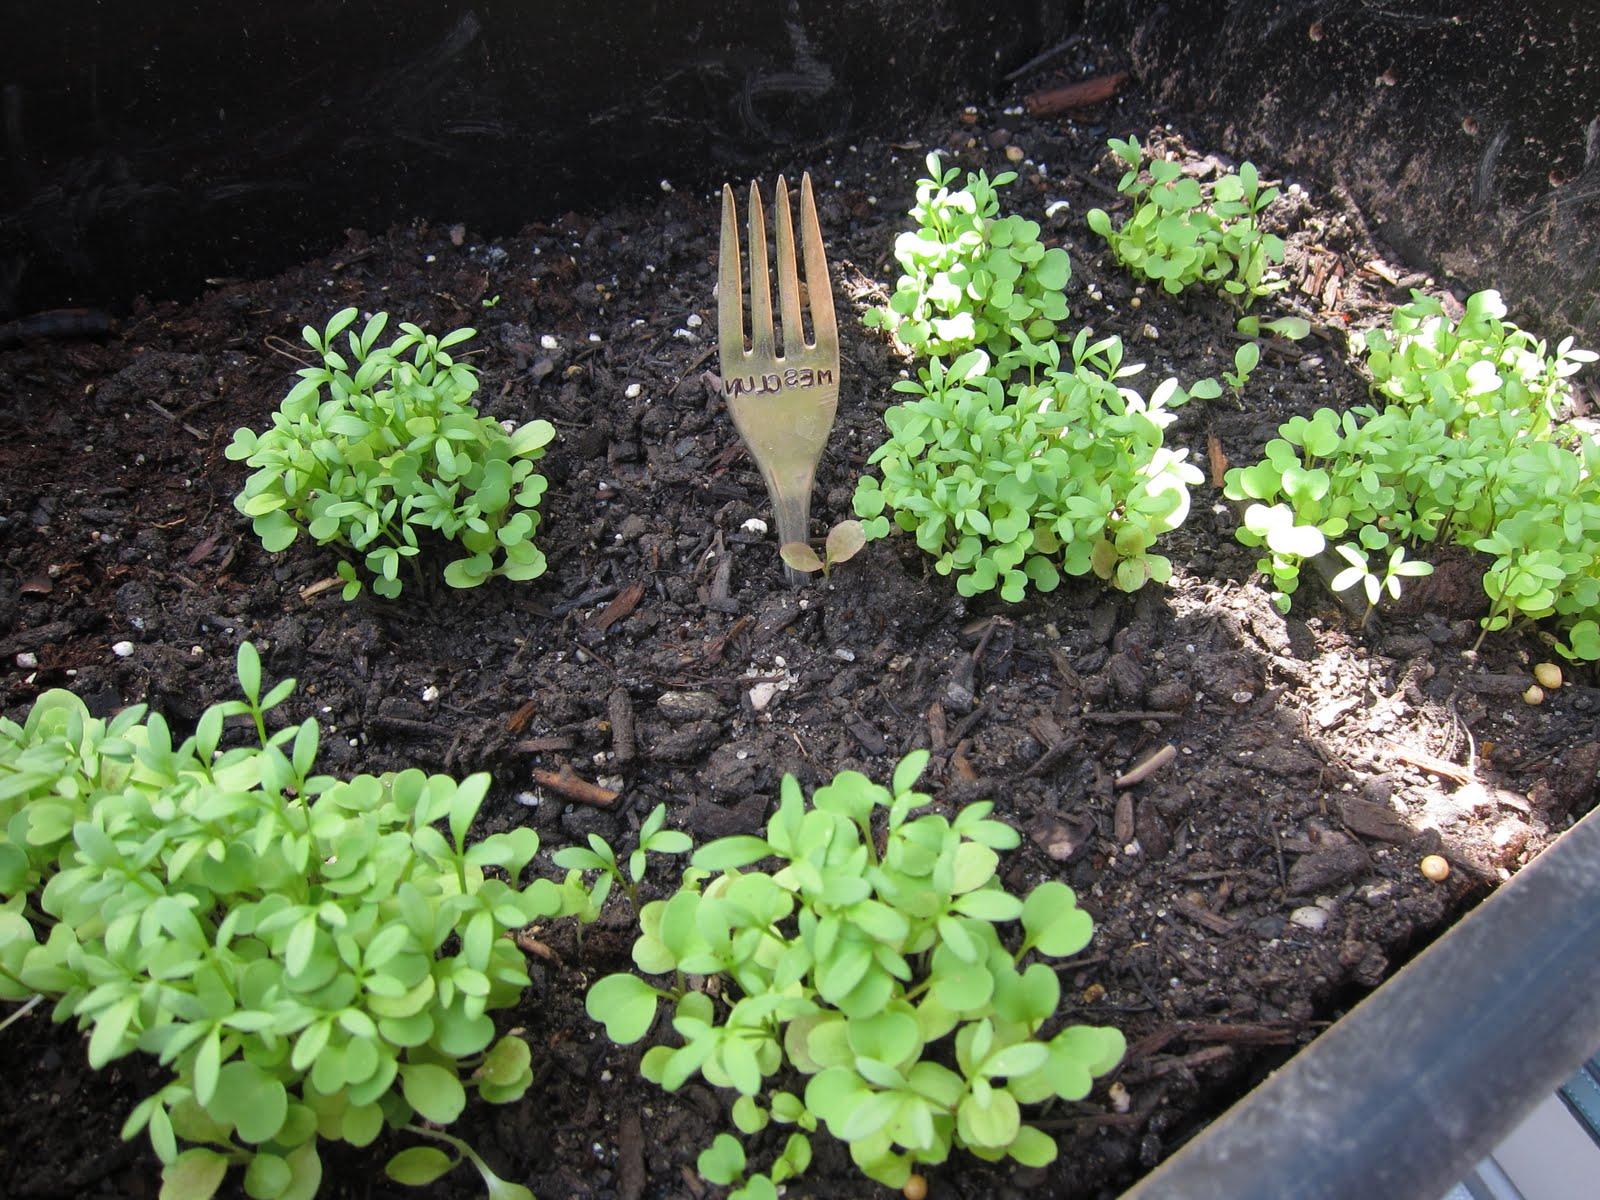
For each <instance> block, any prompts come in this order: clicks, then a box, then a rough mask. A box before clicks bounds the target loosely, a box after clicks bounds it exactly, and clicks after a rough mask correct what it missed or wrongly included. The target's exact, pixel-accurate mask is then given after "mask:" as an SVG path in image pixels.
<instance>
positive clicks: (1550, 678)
mask: <svg viewBox="0 0 1600 1200" xmlns="http://www.w3.org/2000/svg"><path fill="white" fill-rule="evenodd" d="M1533 677H1534V678H1535V679H1536V680H1538V681H1539V686H1540V687H1543V688H1547V689H1549V690H1550V691H1552V692H1553V691H1555V690H1556V689H1557V688H1558V687H1560V686H1561V668H1560V667H1558V666H1556V664H1555V663H1551V662H1542V663H1540V664H1539V665H1538V666H1536V667H1534V668H1533Z"/></svg>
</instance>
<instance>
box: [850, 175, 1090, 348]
mask: <svg viewBox="0 0 1600 1200" xmlns="http://www.w3.org/2000/svg"><path fill="white" fill-rule="evenodd" d="M927 165H928V177H927V178H925V179H920V180H918V181H917V202H916V205H915V206H914V207H913V208H912V209H911V212H910V216H911V217H912V219H913V220H915V221H916V223H917V228H916V229H915V230H912V231H908V232H906V233H902V234H901V235H900V236H899V237H898V238H897V239H895V246H894V254H895V258H896V259H898V260H899V262H900V266H901V267H902V268H903V269H904V270H905V274H904V275H902V276H901V277H900V280H899V282H898V283H897V284H896V285H895V291H894V295H893V297H891V298H890V300H889V303H888V305H887V306H885V307H881V308H875V309H872V310H871V311H870V312H868V313H867V316H866V323H867V325H868V326H869V327H873V328H878V327H881V328H884V329H887V330H888V331H889V332H890V333H892V334H893V335H894V336H895V337H896V338H898V339H899V341H900V343H901V344H902V345H904V346H905V347H906V348H907V349H909V350H911V351H912V353H914V354H916V355H918V356H933V355H938V356H943V357H953V356H955V355H958V354H963V353H965V352H966V351H968V350H972V349H974V348H978V347H981V348H983V349H985V350H987V351H988V352H989V354H990V355H991V356H993V357H998V356H1000V355H1002V354H1004V353H1005V352H1006V351H1007V350H1009V349H1010V348H1011V346H1012V344H1013V342H1012V329H1013V327H1020V328H1021V329H1022V330H1023V331H1024V332H1025V333H1026V334H1027V335H1028V337H1030V338H1032V339H1033V340H1034V341H1048V340H1051V339H1053V338H1055V336H1056V329H1057V326H1058V325H1059V324H1060V322H1062V321H1065V320H1066V319H1067V301H1066V296H1065V294H1064V292H1065V289H1066V286H1067V281H1068V280H1069V279H1070V278H1071V277H1072V263H1071V260H1070V259H1069V258H1068V257H1067V252H1066V251H1065V250H1063V249H1061V248H1060V247H1056V248H1053V249H1049V250H1047V249H1045V247H1044V245H1043V244H1042V243H1041V242H1040V241H1039V225H1038V222H1036V221H1030V220H1028V219H1027V218H1025V217H1020V216H1014V215H1013V216H1004V217H1002V216H1000V215H999V212H1000V201H999V197H998V193H997V189H999V188H1001V187H1004V186H1005V185H1006V184H1008V183H1011V182H1012V181H1013V180H1015V179H1016V177H1017V176H1016V173H1015V172H1014V171H1004V172H1002V173H1000V174H999V175H996V176H995V177H994V179H992V180H991V179H990V178H989V177H988V175H987V174H985V173H984V172H982V171H976V172H970V173H968V175H967V185H966V187H965V188H961V189H956V188H955V187H954V184H955V180H956V177H957V176H958V175H959V174H960V172H959V171H958V170H957V169H956V168H954V167H951V168H949V169H948V170H946V169H945V168H944V166H943V164H942V163H941V162H940V159H939V156H938V155H937V154H930V155H929V156H928V163H927Z"/></svg>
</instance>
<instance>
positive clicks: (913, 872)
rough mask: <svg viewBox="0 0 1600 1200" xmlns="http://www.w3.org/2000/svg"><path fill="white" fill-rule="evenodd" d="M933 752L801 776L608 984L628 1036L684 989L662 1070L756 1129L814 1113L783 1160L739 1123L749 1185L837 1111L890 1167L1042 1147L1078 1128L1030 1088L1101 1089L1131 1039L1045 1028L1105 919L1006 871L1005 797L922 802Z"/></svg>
mask: <svg viewBox="0 0 1600 1200" xmlns="http://www.w3.org/2000/svg"><path fill="white" fill-rule="evenodd" d="M928 757H929V756H928V752H927V751H925V750H918V751H915V752H913V753H911V754H909V755H907V756H906V757H905V759H904V760H902V761H901V763H900V764H899V766H898V767H897V768H896V770H895V772H894V779H893V783H892V786H891V787H889V788H884V787H881V786H879V785H877V784H874V783H873V782H872V781H871V780H869V779H868V778H867V777H866V776H864V775H860V774H858V773H856V772H853V771H845V772H842V773H840V774H839V775H837V776H835V777H834V779H833V781H832V782H831V783H829V784H828V785H827V786H825V787H822V788H819V789H818V790H817V791H816V792H815V793H814V794H813V795H812V797H811V798H810V800H809V801H808V800H807V799H806V797H805V796H804V795H803V793H802V792H801V789H800V785H799V784H798V783H797V782H796V781H795V779H794V778H793V776H786V777H785V778H784V781H783V786H782V795H781V800H780V803H779V805H778V808H777V810H776V811H775V812H774V813H773V815H772V817H771V819H770V820H769V821H768V823H767V826H766V829H765V831H764V836H761V837H756V836H751V835H740V836H735V837H727V838H721V839H719V840H717V841H714V842H711V843H709V844H707V845H705V846H702V847H701V848H700V849H699V850H698V851H696V853H695V855H694V857H693V859H692V860H691V861H692V866H691V868H690V870H689V871H688V872H686V873H685V876H684V880H683V884H682V886H681V887H680V888H679V890H678V891H677V892H676V893H675V894H674V895H672V896H671V897H670V898H668V899H664V900H656V901H652V902H651V903H649V904H646V905H645V906H644V908H643V909H642V910H641V911H640V913H639V927H640V935H639V937H638V939H637V940H636V941H635V942H634V946H633V961H634V964H635V966H636V967H637V968H638V971H639V973H638V974H631V973H624V974H616V975H608V976H606V977H605V978H603V979H601V980H599V981H598V982H596V983H595V984H594V986H593V987H592V988H590V990H589V994H588V998H587V1002H586V1003H587V1008H588V1011H589V1014H590V1016H592V1017H593V1018H594V1019H595V1020H596V1021H599V1022H601V1023H603V1024H604V1026H605V1029H606V1033H607V1035H608V1036H609V1037H610V1038H611V1039H612V1040H613V1041H615V1042H617V1043H618V1044H619V1045H632V1044H634V1043H635V1042H638V1041H639V1040H641V1039H642V1038H644V1037H645V1036H646V1035H647V1034H648V1033H649V1032H650V1030H651V1029H652V1028H653V1027H654V1026H655V1025H656V1022H657V1018H658V1016H659V1015H660V1014H661V1012H662V1010H663V1008H665V1010H666V1012H667V1014H668V1021H669V1023H670V1026H671V1030H672V1041H671V1042H670V1043H667V1044H659V1045H655V1046H652V1047H651V1048H650V1049H649V1050H647V1051H646V1052H645V1054H644V1057H643V1059H642V1061H641V1064H640V1066H641V1070H642V1072H643V1073H644V1075H645V1077H646V1078H648V1079H650V1080H651V1081H652V1082H654V1083H657V1084H659V1085H660V1086H662V1087H663V1088H666V1089H667V1090H669V1091H676V1090H678V1089H679V1088H681V1087H683V1086H684V1085H685V1084H687V1083H688V1082H689V1081H690V1080H691V1079H693V1078H694V1077H695V1076H696V1075H699V1076H701V1077H703V1078H704V1079H705V1080H706V1082H707V1083H709V1084H711V1085H712V1086H714V1087H718V1088H724V1089H729V1090H731V1091H732V1092H734V1093H735V1094H736V1099H735V1101H734V1104H733V1120H734V1124H735V1126H736V1128H737V1129H738V1130H739V1131H740V1132H741V1133H744V1134H747V1135H748V1134H754V1133H757V1132H759V1131H761V1130H762V1129H764V1128H766V1126H767V1125H768V1124H770V1123H777V1124H779V1125H783V1126H792V1127H794V1132H793V1133H791V1134H790V1136H789V1138H788V1140H787V1142H786V1144H785V1147H784V1150H783V1152H782V1154H781V1156H780V1157H779V1158H778V1160H777V1162H775V1163H774V1164H773V1165H772V1166H771V1167H770V1168H769V1169H768V1170H766V1171H764V1172H755V1173H752V1172H751V1171H750V1169H749V1164H748V1163H747V1162H746V1158H745V1150H744V1147H743V1146H742V1145H741V1144H740V1142H739V1139H738V1138H737V1137H735V1136H734V1135H733V1134H731V1133H729V1134H723V1135H719V1136H718V1137H717V1138H716V1139H715V1140H714V1141H713V1142H712V1144H711V1145H710V1146H709V1147H707V1149H706V1151H705V1152H704V1153H703V1154H702V1155H701V1157H700V1162H699V1165H700V1169H701V1172H702V1173H703V1174H704V1175H705V1177H706V1178H707V1179H709V1180H711V1181H713V1182H716V1183H721V1184H726V1185H735V1184H736V1185H738V1187H739V1190H738V1191H736V1192H735V1193H734V1195H737V1196H740V1197H744V1198H745V1200H770V1198H771V1197H773V1196H774V1195H775V1194H776V1193H775V1188H776V1185H777V1184H779V1183H781V1182H783V1181H784V1180H786V1179H790V1178H793V1177H794V1176H795V1175H796V1174H798V1173H799V1172H800V1171H802V1170H804V1168H805V1166H806V1164H807V1162H808V1161H809V1159H810V1154H811V1148H810V1136H811V1135H812V1134H814V1133H816V1132H817V1131H819V1130H821V1129H826V1130H827V1132H828V1133H830V1134H831V1135H832V1136H834V1137H835V1138H838V1139H839V1140H840V1141H842V1142H845V1143H847V1144H848V1146H849V1149H850V1156H851V1158H852V1159H853V1160H854V1162H855V1163H856V1165H857V1166H858V1167H859V1168H860V1169H861V1171H862V1172H863V1173H864V1174H866V1175H867V1176H868V1177H869V1178H871V1179H873V1180H875V1181H877V1182H879V1183H882V1184H884V1185H886V1186H889V1187H896V1188H898V1187H902V1186H904V1185H905V1183H906V1181H907V1179H908V1178H910V1176H911V1174H912V1170H913V1168H914V1167H915V1166H916V1165H917V1164H921V1163H939V1162H943V1161H944V1160H945V1159H946V1158H947V1157H948V1156H949V1154H950V1152H951V1151H952V1150H953V1149H956V1148H965V1149H967V1150H969V1151H971V1152H972V1153H973V1154H976V1155H978V1156H979V1157H982V1158H984V1159H988V1160H991V1161H994V1160H998V1159H1000V1158H1002V1157H1006V1156H1009V1157H1011V1158H1013V1159H1015V1160H1016V1161H1018V1162H1020V1163H1023V1164H1026V1165H1030V1166H1042V1165H1044V1164H1046V1163H1048V1162H1050V1161H1051V1160H1052V1159H1054V1158H1055V1156H1056V1145H1055V1142H1054V1141H1053V1140H1052V1139H1051V1138H1050V1137H1049V1136H1048V1135H1047V1134H1045V1133H1044V1132H1043V1131H1041V1130H1039V1129H1037V1128H1035V1127H1033V1126H1030V1125H1028V1124H1027V1123H1026V1122H1025V1120H1024V1114H1023V1108H1024V1106H1027V1105H1033V1104H1038V1103H1041V1102H1044V1101H1048V1100H1050V1099H1051V1098H1058V1099H1066V1100H1081V1099H1083V1098H1084V1097H1085V1096H1086V1095H1088V1093H1089V1091H1090V1088H1091V1086H1092V1084H1093V1080H1094V1078H1095V1077H1096V1076H1099V1075H1103V1074H1105V1073H1106V1072H1107V1071H1109V1070H1110V1069H1111V1068H1112V1067H1114V1066H1115V1065H1116V1063H1117V1062H1118V1061H1119V1060H1120V1058H1121V1057H1122V1053H1123V1049H1124V1042H1123V1038H1122V1035H1121V1034H1120V1033H1119V1032H1118V1031H1117V1030H1115V1029H1110V1028H1100V1027H1093V1026H1087V1025H1068V1026H1066V1027H1065V1028H1062V1029H1060V1030H1059V1031H1058V1032H1056V1033H1054V1034H1053V1035H1051V1036H1049V1037H1045V1036H1042V1035H1041V1030H1042V1028H1043V1027H1044V1025H1045V1024H1046V1023H1047V1022H1049V1021H1051V1020H1052V1018H1053V1017H1054V1015H1055V1013H1056V1010H1057V1008H1058V1007H1059V1004H1060V1001H1061V985H1060V983H1059V981H1058V979H1057V976H1056V969H1055V968H1054V967H1053V965H1052V963H1051V962H1050V961H1049V960H1051V959H1058V958H1062V957H1066V956H1070V955H1073V954H1076V953H1078V952H1079V951H1080V950H1082V949H1083V948H1084V947H1085V946H1086V945H1087V944H1088V942H1089V938H1090V935H1091V933H1092V931H1093V922H1092V921H1091V920H1090V918H1089V916H1088V914H1087V913H1085V912H1083V910H1081V909H1080V908H1078V907H1077V903H1076V899H1075V897H1074V896H1073V893H1072V889H1070V888H1069V887H1067V886H1066V885H1065V884H1062V883H1058V882H1054V881H1051V882H1046V883H1043V884H1040V885H1039V886H1038V887H1036V888H1034V889H1033V891H1032V892H1030V893H1029V894H1028V895H1027V896H1026V897H1019V896H1014V895H1012V894H1011V893H1009V892H1008V891H1006V889H1005V888H1004V887H1003V886H1002V884H1001V883H1000V880H999V878H998V876H997V870H998V866H999V852H1000V851H1003V850H1008V849H1011V848H1013V847H1015V846H1016V845H1017V844H1018V842H1019V841H1020V839H1019V837H1018V835H1017V833H1016V831H1015V830H1014V829H1012V828H1011V827H1010V826H1009V825H1006V824H1005V823H1003V822H1001V821H997V820H995V819H993V817H992V816H991V813H992V811H993V805H991V804H989V803H981V804H971V805H967V806H966V807H964V808H962V809H961V810H959V811H958V812H956V813H955V815H954V816H952V817H946V816H943V815H940V814H937V813H924V814H923V815H920V816H913V815H912V814H913V813H915V812H917V810H919V809H922V808H924V807H925V806H927V805H928V804H929V803H930V798H929V797H928V796H926V795H924V794H922V793H920V792H917V791H915V790H914V788H915V785H916V782H917V779H918V777H919V776H920V774H921V773H922V771H923V769H924V768H925V767H926V765H927V762H928ZM692 976H700V977H706V978H708V979H710V980H712V981H713V982H711V983H709V984H707V985H705V986H703V987H702V986H696V987H691V986H689V982H688V981H689V978H690V977H692ZM785 1068H787V1070H786V1069H785ZM796 1075H798V1076H799V1077H800V1078H801V1079H803V1080H804V1085H803V1087H797V1088H791V1087H790V1085H789V1080H790V1079H791V1078H793V1077H794V1076H796Z"/></svg>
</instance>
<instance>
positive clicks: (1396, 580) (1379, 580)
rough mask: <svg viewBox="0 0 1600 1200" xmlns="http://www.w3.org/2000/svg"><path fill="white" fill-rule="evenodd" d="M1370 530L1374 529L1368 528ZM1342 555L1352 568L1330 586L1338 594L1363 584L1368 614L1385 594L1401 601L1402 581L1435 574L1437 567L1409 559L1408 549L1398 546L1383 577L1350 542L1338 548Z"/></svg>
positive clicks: (1364, 553)
mask: <svg viewBox="0 0 1600 1200" xmlns="http://www.w3.org/2000/svg"><path fill="white" fill-rule="evenodd" d="M1367 528H1369V529H1370V528H1372V527H1371V526H1368V527H1367ZM1337 550H1338V554H1339V556H1340V557H1341V558H1343V559H1344V560H1345V562H1347V563H1349V564H1350V565H1349V566H1347V567H1345V568H1344V570H1342V571H1340V572H1339V573H1338V574H1337V575H1335V576H1334V577H1333V578H1332V579H1331V580H1330V581H1329V583H1328V586H1329V587H1330V588H1332V589H1333V590H1334V591H1336V592H1342V591H1346V590H1347V589H1349V588H1353V587H1355V585H1356V584H1358V583H1359V584H1360V585H1361V587H1362V590H1363V591H1365V592H1366V594H1367V611H1368V612H1371V611H1372V609H1373V608H1374V607H1375V606H1376V605H1377V603H1378V601H1379V599H1380V598H1382V596H1383V594H1384V593H1385V592H1388V594H1389V597H1390V598H1391V599H1393V600H1398V599H1400V581H1401V580H1402V579H1419V578H1421V577H1422V576H1425V575H1432V574H1433V564H1432V563H1427V562H1419V561H1416V560H1410V561H1408V560H1407V559H1406V548H1405V547H1404V546H1395V547H1394V548H1393V549H1392V550H1390V552H1389V561H1388V564H1387V566H1385V567H1384V570H1383V573H1382V574H1381V575H1380V574H1379V573H1378V572H1376V571H1374V570H1373V569H1372V565H1371V563H1370V562H1369V561H1368V559H1367V552H1366V551H1365V550H1363V549H1361V548H1360V547H1359V546H1353V545H1351V544H1350V543H1348V542H1346V543H1344V544H1342V545H1340V546H1338V547H1337Z"/></svg>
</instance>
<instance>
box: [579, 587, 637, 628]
mask: <svg viewBox="0 0 1600 1200" xmlns="http://www.w3.org/2000/svg"><path fill="white" fill-rule="evenodd" d="M643 599H644V584H642V583H638V582H634V583H630V584H629V585H628V586H627V587H625V588H623V589H622V591H621V592H620V593H618V595H617V598H616V599H615V600H613V601H612V602H611V603H610V604H608V605H606V606H605V607H604V608H603V609H601V610H600V611H599V612H598V613H596V614H595V615H594V616H592V617H589V618H587V619H585V621H584V625H586V626H587V627H588V628H590V629H593V630H595V631H597V632H599V633H604V632H605V631H606V630H608V629H610V628H611V627H612V626H613V625H615V624H616V623H617V622H618V621H621V620H623V619H624V618H626V617H628V616H631V615H632V614H633V610H634V609H636V608H638V607H639V601H641V600H643Z"/></svg>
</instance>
